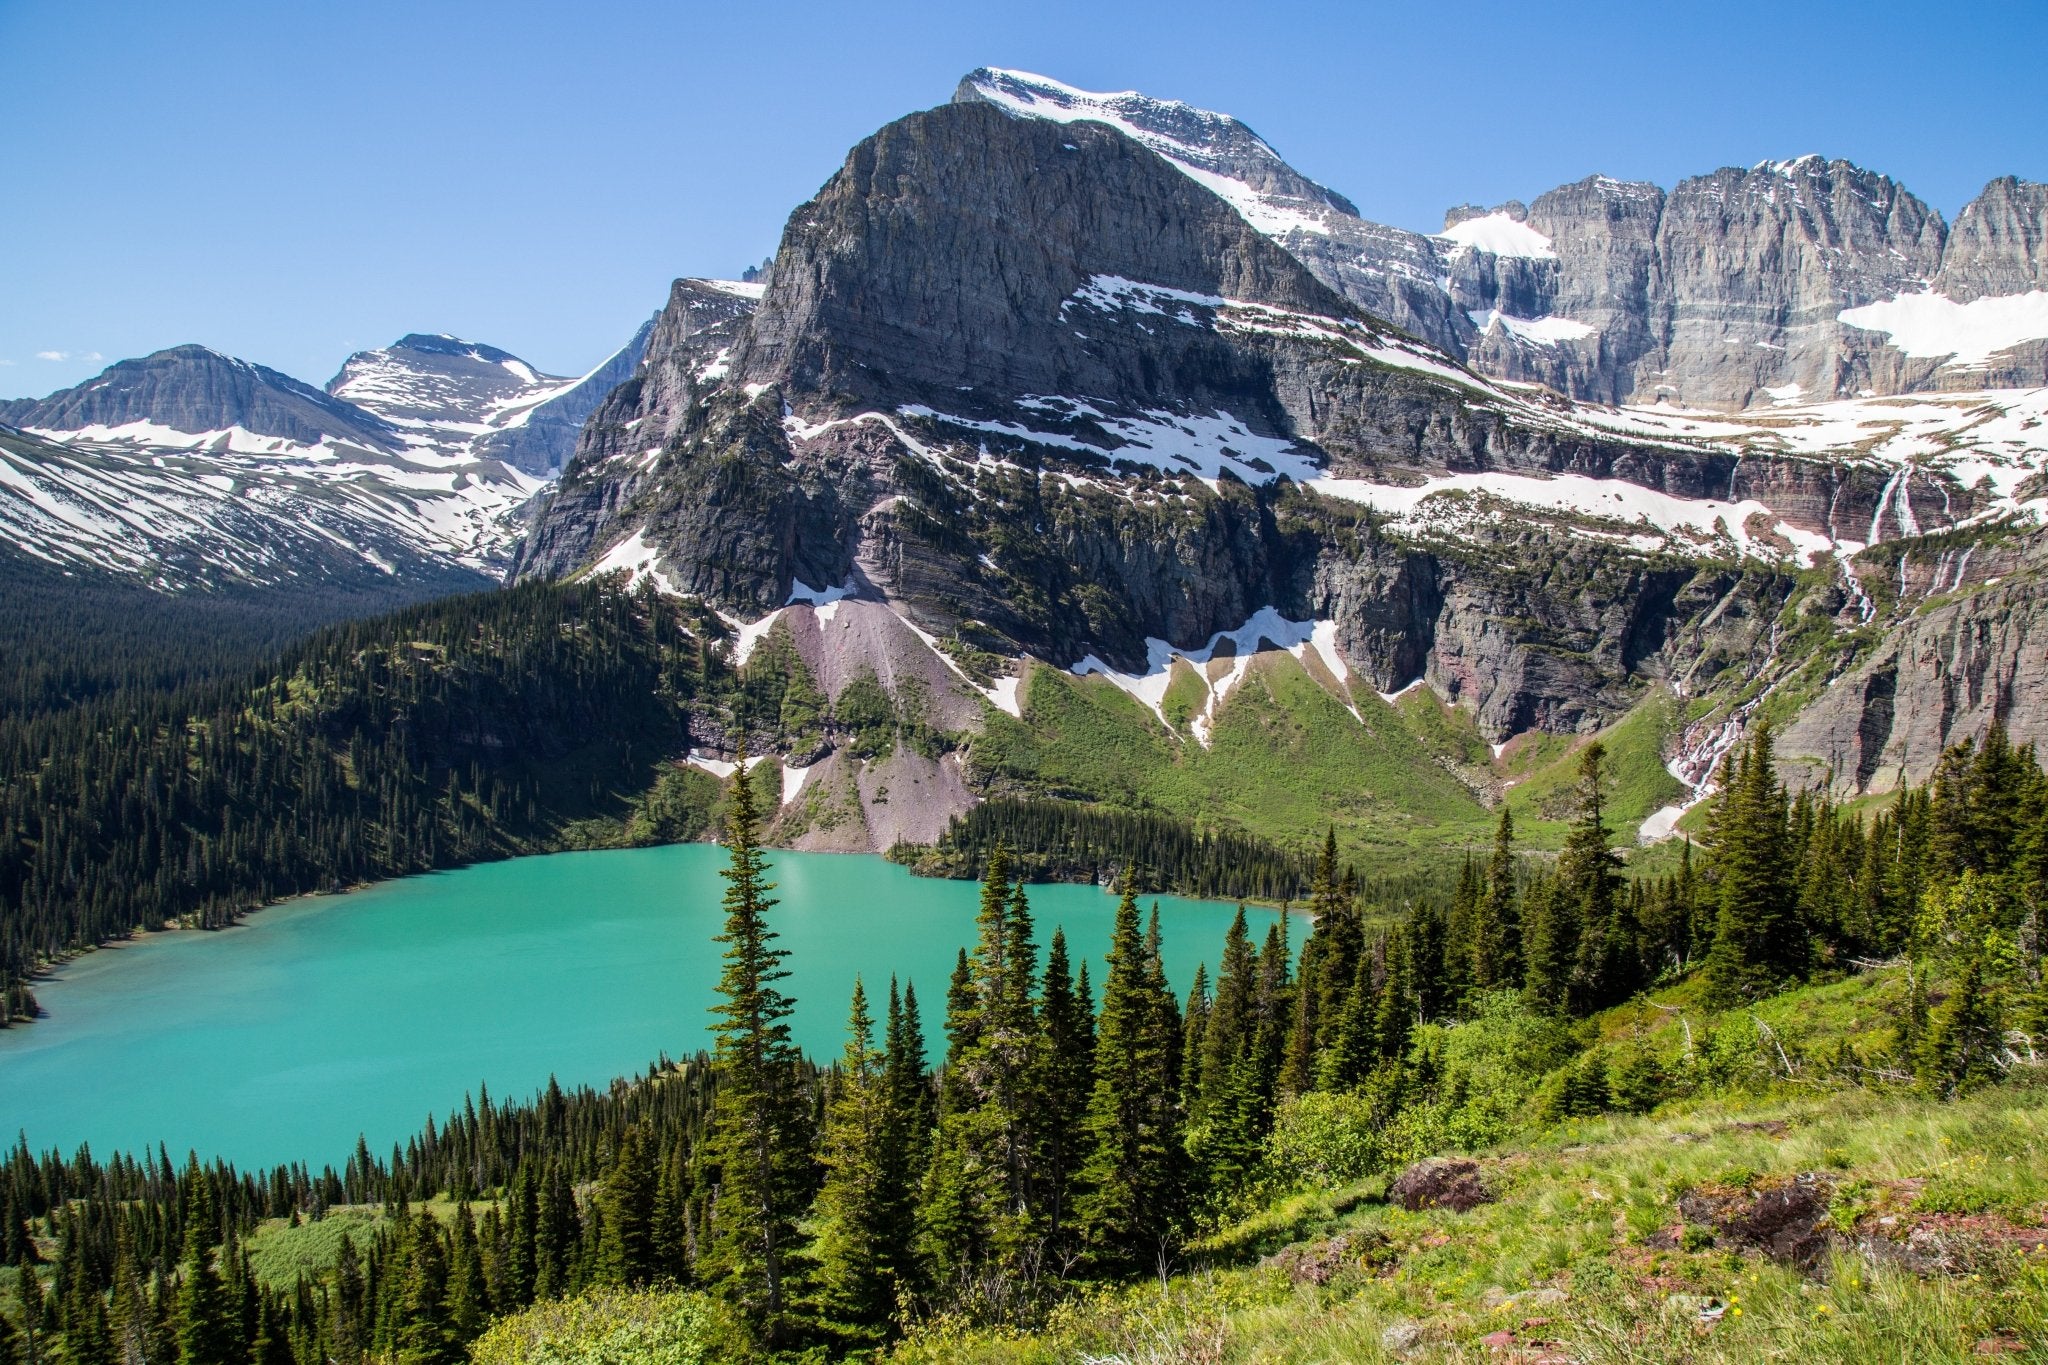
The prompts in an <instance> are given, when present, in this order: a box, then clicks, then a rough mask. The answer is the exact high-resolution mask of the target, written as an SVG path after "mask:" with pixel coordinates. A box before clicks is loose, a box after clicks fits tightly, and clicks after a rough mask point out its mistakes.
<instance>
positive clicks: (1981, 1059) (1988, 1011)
mask: <svg viewBox="0 0 2048 1365" xmlns="http://www.w3.org/2000/svg"><path fill="white" fill-rule="evenodd" d="M2004 1040H2005V1027H2004V1024H2003V1023H2002V1021H2001V1019H2000V1017H1999V1002H1998V1000H1997V998H1996V997H1995V995H1993V994H1992V993H1990V992H1988V991H1987V990H1986V989H1985V979H1984V956H1983V953H1982V952H1981V950H1980V951H1971V952H1969V953H1967V954H1965V956H1964V958H1963V964H1962V970H1961V971H1960V972H1959V973H1958V975H1957V977H1956V983H1955V989H1954V990H1952V991H1951V992H1950V993H1949V997H1948V999H1947V1000H1945V1001H1943V1002H1942V1006H1941V1008H1940V1009H1939V1010H1936V1011H1935V1012H1934V1017H1933V1019H1932V1020H1931V1021H1930V1024H1929V1027H1928V1029H1927V1034H1926V1042H1925V1043H1924V1044H1922V1046H1921V1049H1920V1053H1921V1055H1920V1065H1919V1066H1918V1068H1917V1074H1918V1076H1919V1079H1920V1083H1921V1084H1922V1085H1923V1086H1925V1087H1926V1088H1927V1089H1928V1090H1930V1091H1932V1092H1933V1093H1934V1094H1937V1095H1939V1096H1941V1097H1942V1098H1943V1099H1951V1098H1954V1097H1955V1096H1957V1095H1960V1094H1964V1093H1966V1092H1968V1091H1971V1090H1974V1089H1977V1088H1978V1087H1979V1086H1983V1085H1987V1084H1989V1083H1991V1082H1993V1081H1996V1080H1998V1079H2000V1078H2001V1077H2002V1076H2003V1075H2004V1074H2005V1066H2004V1060H2003V1053H2004Z"/></svg>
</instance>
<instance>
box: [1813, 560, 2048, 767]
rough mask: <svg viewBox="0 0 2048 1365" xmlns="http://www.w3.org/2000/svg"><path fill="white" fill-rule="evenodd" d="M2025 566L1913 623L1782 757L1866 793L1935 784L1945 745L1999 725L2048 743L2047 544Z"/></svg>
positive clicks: (1818, 713)
mask: <svg viewBox="0 0 2048 1365" xmlns="http://www.w3.org/2000/svg"><path fill="white" fill-rule="evenodd" d="M2021 564H2022V565H2023V567H2024V569H2025V572H2024V573H2021V574H2020V575H2018V576H2016V577H2013V578H2011V579H2010V580H2008V581H2006V582H2002V583H2000V584H1999V585H1998V586H1996V587H1990V588H1983V589H1981V590H1979V591H1976V592H1973V593H1970V594H1969V595H1967V596H1965V597H1963V598H1961V599H1959V600H1957V601H1953V602H1949V603H1946V604H1943V605H1941V606H1937V607H1934V608H1931V609H1929V610H1926V611H1923V612H1920V613H1917V614H1915V615H1913V616H1910V617H1908V618H1907V619H1906V620H1905V621H1904V622H1902V623H1901V624H1900V625H1899V626H1898V627H1897V628H1896V629H1895V630H1894V631H1893V632H1892V633H1891V635H1890V636H1889V637H1888V638H1887V639H1886V640H1885V641H1884V642H1883V643H1882V644H1880V645H1879V646H1878V647H1877V648H1876V649H1875V650H1874V651H1873V652H1872V653H1871V655H1870V656H1869V657H1868V658H1867V659H1865V660H1864V661H1863V662H1862V663H1860V664H1858V665H1857V667H1856V668H1855V669H1853V670H1852V671H1850V672H1849V673H1847V674H1845V675H1844V676H1843V677H1842V678H1840V679H1839V680H1838V681H1837V682H1836V683H1835V684H1834V685H1833V686H1832V687H1830V688H1829V689H1828V690H1827V691H1826V692H1825V693H1824V694H1823V695H1821V696H1820V697H1819V698H1818V699H1816V701H1815V702H1814V704H1813V705H1812V706H1811V707H1809V708H1808V709H1807V710H1806V711H1804V712H1803V713H1802V714H1801V715H1800V716H1799V718H1798V719H1797V720H1795V721H1794V722H1793V723H1792V724H1790V725H1788V726H1786V727H1785V729H1784V731H1783V733H1782V736H1781V738H1780V741H1779V746H1780V748H1779V751H1780V752H1781V753H1782V754H1784V755H1785V756H1786V759H1787V760H1788V762H1795V763H1796V762H1797V761H1798V760H1800V759H1806V760H1807V761H1808V765H1809V772H1810V773H1811V774H1812V777H1811V778H1810V779H1809V780H1815V781H1817V780H1819V779H1821V778H1824V777H1826V776H1828V775H1832V778H1833V785H1834V788H1835V789H1836V790H1837V791H1839V792H1852V791H1853V792H1862V791H1891V790H1894V789H1896V788H1898V787H1901V786H1904V785H1908V784H1912V783H1919V782H1924V781H1926V780H1927V778H1928V777H1929V775H1930V774H1932V773H1933V771H1934V766H1935V764H1936V763H1937V762H1939V760H1940V758H1941V752H1942V750H1943V749H1944V748H1945V747H1947V746H1948V745H1950V744H1953V743H1956V742H1957V741H1959V740H1962V739H1966V738H1968V739H1982V738H1983V736H1984V734H1985V733H1986V732H1987V731H1988V730H1989V729H1990V727H1991V725H1992V724H1993V723H2002V724H2003V725H2004V726H2005V728H2006V730H2007V732H2008V733H2009V734H2010V735H2011V737H2012V742H2013V743H2014V744H2016V745H2018V744H2039V745H2043V746H2044V747H2048V675H2044V674H2043V671H2042V670H2041V668H2040V667H2039V666H2038V662H2039V660H2040V658H2041V653H2042V650H2043V649H2044V648H2048V615H2044V608H2043V605H2042V600H2041V594H2040V592H2039V590H2038V587H2037V586H2036V583H2035V581H2034V575H2035V574H2038V573H2039V572H2041V571H2043V570H2044V569H2048V543H2040V544H2034V545H2031V546H2030V547H2029V548H2028V549H2027V550H2026V552H2025V555H2024V559H2023V560H2022V561H2021Z"/></svg>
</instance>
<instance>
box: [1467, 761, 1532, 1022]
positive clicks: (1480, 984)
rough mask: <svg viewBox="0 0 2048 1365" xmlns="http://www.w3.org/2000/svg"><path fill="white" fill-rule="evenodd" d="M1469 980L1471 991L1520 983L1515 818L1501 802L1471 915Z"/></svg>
mask: <svg viewBox="0 0 2048 1365" xmlns="http://www.w3.org/2000/svg"><path fill="white" fill-rule="evenodd" d="M1470 937H1471V944H1472V966H1471V982H1472V988H1473V989H1474V990H1480V991H1497V990H1505V989H1512V988H1514V987H1515V986H1518V985H1520V984H1521V980H1522V970H1521V967H1522V964H1521V947H1522V941H1521V940H1522V934H1521V921H1520V918H1519V917H1518V916H1517V914H1516V911H1515V817H1514V816H1513V815H1512V814H1511V813H1510V812H1509V811H1508V806H1507V803H1506V802H1505V801H1503V802H1502V803H1501V807H1500V820H1499V822H1498V823H1497V824H1496V825H1495V826H1494V832H1493V856H1492V858H1491V859H1489V860H1488V862H1487V864H1486V887H1485V890H1484V892H1483V893H1482V894H1481V895H1480V897H1479V902H1478V904H1477V906H1476V907H1475V908H1474V910H1473V915H1472V932H1471V936H1470Z"/></svg>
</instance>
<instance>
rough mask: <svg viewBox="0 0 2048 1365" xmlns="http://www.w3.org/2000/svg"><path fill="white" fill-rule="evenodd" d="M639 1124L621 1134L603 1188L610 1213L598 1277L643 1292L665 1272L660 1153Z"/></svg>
mask: <svg viewBox="0 0 2048 1365" xmlns="http://www.w3.org/2000/svg"><path fill="white" fill-rule="evenodd" d="M648 1141H649V1139H648V1138H647V1136H646V1135H645V1134H644V1133H643V1132H642V1131H641V1128H640V1125H639V1124H637V1123H636V1124H629V1125H628V1126H627V1128H626V1130H625V1132H623V1133H621V1134H619V1145H618V1148H617V1150H616V1151H614V1152H613V1154H612V1163H611V1169H610V1170H608V1171H606V1172H605V1176H604V1180H603V1182H602V1184H601V1185H600V1186H599V1187H598V1196H597V1202H598V1207H599V1208H600V1209H601V1210H603V1213H604V1236H603V1239H602V1241H601V1242H600V1243H599V1244H598V1251H597V1278H598V1280H599V1281H600V1282H601V1283H604V1284H614V1285H627V1286H630V1287H633V1288H638V1287H640V1286H641V1285H645V1284H649V1283H651V1282H653V1280H654V1279H655V1278H656V1277H657V1274H658V1272H659V1269H660V1266H659V1257H658V1256H657V1255H656V1251H655V1243H654V1196H655V1188H656V1185H657V1184H658V1183H659V1181H658V1177H657V1176H656V1174H655V1170H654V1153H653V1152H651V1151H650V1150H648Z"/></svg>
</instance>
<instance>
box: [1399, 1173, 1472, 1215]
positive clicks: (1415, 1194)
mask: <svg viewBox="0 0 2048 1365" xmlns="http://www.w3.org/2000/svg"><path fill="white" fill-rule="evenodd" d="M1387 1198H1389V1199H1391V1200H1393V1201H1394V1202H1395V1203H1397V1204H1399V1205H1400V1206H1401V1207H1402V1208H1404V1209H1406V1210H1408V1212H1410V1213H1416V1212H1419V1211H1420V1210H1422V1209H1449V1210H1451V1211H1452V1212H1453V1213H1467V1212H1470V1211H1471V1210H1473V1209H1476V1208H1478V1207H1479V1206H1480V1205H1481V1204H1491V1203H1492V1202H1493V1199H1494V1195H1493V1191H1492V1190H1491V1189H1490V1188H1488V1186H1487V1183H1486V1177H1485V1176H1484V1175H1483V1174H1482V1173H1481V1171H1480V1169H1479V1163H1478V1162H1476V1161H1462V1160H1446V1161H1418V1162H1416V1163H1415V1164H1414V1165H1413V1166H1410V1167H1409V1168H1408V1169H1407V1170H1405V1171H1403V1172H1401V1174H1400V1175H1398V1176H1396V1177H1395V1178H1394V1183H1393V1184H1392V1185H1390V1186H1388V1187H1387Z"/></svg>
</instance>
